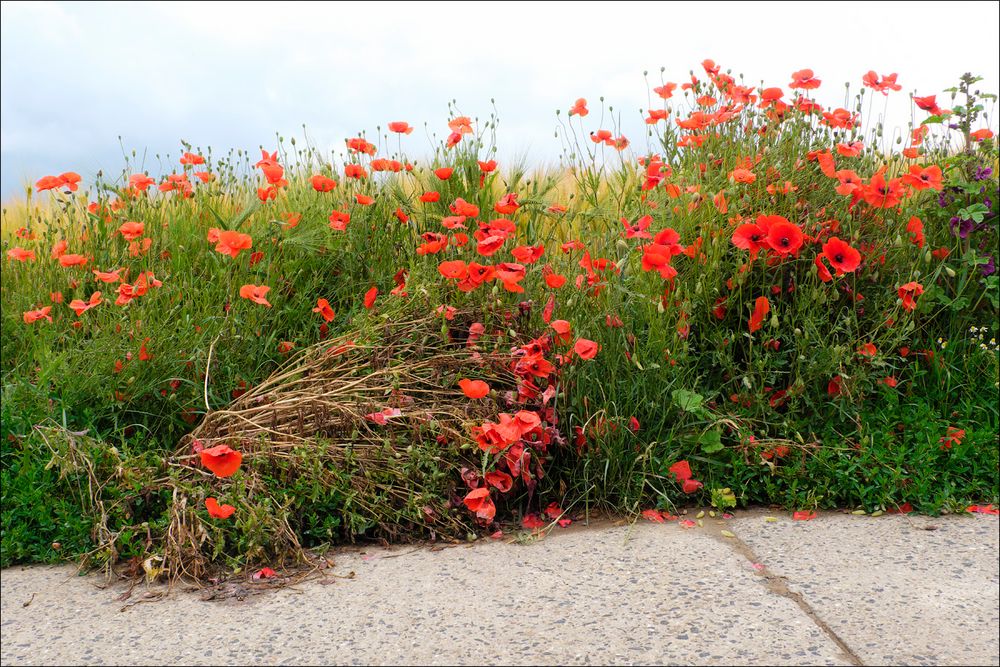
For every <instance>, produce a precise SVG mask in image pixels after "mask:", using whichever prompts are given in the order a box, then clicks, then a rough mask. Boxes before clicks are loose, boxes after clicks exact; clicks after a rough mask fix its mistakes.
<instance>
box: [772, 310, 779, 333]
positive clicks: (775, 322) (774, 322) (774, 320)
mask: <svg viewBox="0 0 1000 667" xmlns="http://www.w3.org/2000/svg"><path fill="white" fill-rule="evenodd" d="M771 313H772V315H771V328H772V329H777V328H778V311H776V310H772V311H771Z"/></svg>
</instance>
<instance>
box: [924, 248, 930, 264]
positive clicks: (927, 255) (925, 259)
mask: <svg viewBox="0 0 1000 667" xmlns="http://www.w3.org/2000/svg"><path fill="white" fill-rule="evenodd" d="M930 263H931V251H930V250H928V251H927V252H925V253H924V264H930Z"/></svg>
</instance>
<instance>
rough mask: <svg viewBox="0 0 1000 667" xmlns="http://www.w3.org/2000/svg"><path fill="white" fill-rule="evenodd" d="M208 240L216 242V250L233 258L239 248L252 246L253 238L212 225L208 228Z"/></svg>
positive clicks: (245, 248) (246, 248)
mask: <svg viewBox="0 0 1000 667" xmlns="http://www.w3.org/2000/svg"><path fill="white" fill-rule="evenodd" d="M208 241H209V243H215V244H216V246H215V250H216V252H220V253H222V254H223V255H229V256H230V257H234V258H235V257H236V256H237V255H239V254H240V251H241V250H249V249H250V248H252V247H253V239H252V238H251V237H250V235H249V234H242V233H240V232H233V231H228V230H227V231H220V230H218V229H215V228H214V227H213V228H212V229H209V230H208Z"/></svg>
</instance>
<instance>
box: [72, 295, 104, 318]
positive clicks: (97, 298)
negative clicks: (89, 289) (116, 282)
mask: <svg viewBox="0 0 1000 667" xmlns="http://www.w3.org/2000/svg"><path fill="white" fill-rule="evenodd" d="M101 303H103V301H102V300H101V293H100V292H94V293H93V294H91V295H90V301H83V300H81V299H73V300H72V301H71V302H70V304H69V307H70V308H71V309H72V310H73V312H74V313H76V316H77V317H80V316H81V315H83V314H84V313H85V312H87V311H88V310H90V309H91V308H93V307H94V306H98V305H100V304H101Z"/></svg>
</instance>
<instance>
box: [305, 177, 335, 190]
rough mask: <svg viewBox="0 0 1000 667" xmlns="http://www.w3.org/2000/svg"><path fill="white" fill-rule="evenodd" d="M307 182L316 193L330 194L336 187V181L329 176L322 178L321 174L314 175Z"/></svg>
mask: <svg viewBox="0 0 1000 667" xmlns="http://www.w3.org/2000/svg"><path fill="white" fill-rule="evenodd" d="M309 182H310V183H312V186H313V190H315V191H316V192H331V191H332V190H333V189H334V188H336V187H337V181H335V180H333V179H332V178H330V177H329V176H324V175H323V174H315V175H313V176H312V177H311V178H310V179H309Z"/></svg>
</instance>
